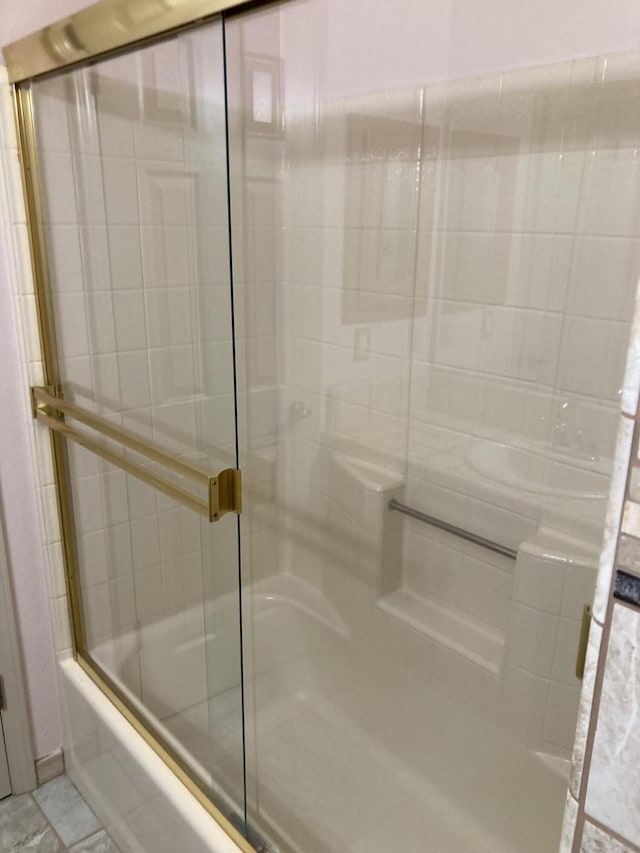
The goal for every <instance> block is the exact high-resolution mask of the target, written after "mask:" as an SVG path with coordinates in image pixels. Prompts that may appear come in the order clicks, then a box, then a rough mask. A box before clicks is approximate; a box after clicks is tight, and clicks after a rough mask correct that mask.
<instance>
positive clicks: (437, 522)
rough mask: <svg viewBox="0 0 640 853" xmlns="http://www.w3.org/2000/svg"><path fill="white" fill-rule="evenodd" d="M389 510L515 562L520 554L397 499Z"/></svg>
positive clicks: (389, 505)
mask: <svg viewBox="0 0 640 853" xmlns="http://www.w3.org/2000/svg"><path fill="white" fill-rule="evenodd" d="M387 506H388V507H389V509H392V510H395V511H396V512H402V513H404V515H409V516H411V518H416V519H417V520H418V521H424V522H425V524H430V525H431V526H432V527H437V528H439V529H440V530H446V531H447V533H453V535H454V536H459V537H460V539H466V540H467V542H473V543H474V544H475V545H481V546H482V547H483V548H488V549H489V551H495V552H496V553H497V554H502V555H503V556H505V557H509V559H510V560H515V559H516V557H517V556H518V552H517V551H516V550H515V549H514V548H509V547H508V546H507V545H501V544H500V543H499V542H493V541H492V540H491V539H485V538H484V536H478V534H477V533H471V531H470V530H465V529H464V528H463V527H457V526H456V525H455V524H449V522H448V521H442V519H440V518H435V517H434V516H433V515H427V514H426V512H420V510H418V509H413V507H410V506H407V505H406V504H403V503H400V501H397V500H396V499H395V498H391V500H390V501H389V503H388V504H387Z"/></svg>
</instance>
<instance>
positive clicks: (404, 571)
mask: <svg viewBox="0 0 640 853" xmlns="http://www.w3.org/2000/svg"><path fill="white" fill-rule="evenodd" d="M402 8H403V11H400V10H399V9H398V8H396V7H394V11H393V13H391V12H390V13H389V14H386V12H385V10H383V9H382V8H380V9H377V10H376V13H375V14H374V15H371V14H370V13H371V10H370V9H367V14H366V15H363V14H360V13H356V12H355V11H354V10H353V8H349V9H347V8H346V7H340V8H338V4H337V3H334V2H331V0H309V2H304V3H295V4H286V5H282V6H280V7H272V8H269V9H268V10H262V11H258V12H253V13H251V14H250V15H246V16H239V17H237V18H234V19H233V21H231V22H230V23H229V25H228V28H227V39H228V42H227V43H228V45H229V51H228V61H229V69H228V71H229V79H230V81H242V80H246V79H247V75H248V74H249V73H250V69H251V68H252V63H253V62H254V61H255V56H256V55H262V56H263V57H270V58H271V61H272V62H273V63H276V62H278V63H279V66H280V69H281V93H282V112H283V126H284V133H283V134H282V135H281V136H279V137H274V138H268V137H264V136H262V137H261V136H260V135H258V134H256V132H255V127H254V121H255V117H256V115H255V109H256V101H255V98H252V97H251V92H252V89H251V88H250V87H248V86H246V85H245V86H244V87H237V88H236V87H235V86H233V85H232V86H231V89H230V119H231V126H230V137H231V147H230V156H231V166H232V170H231V176H232V196H233V198H234V199H236V202H235V204H234V205H233V206H232V231H233V247H234V266H235V267H236V268H237V269H238V270H241V271H242V273H241V274H240V275H238V277H237V280H236V281H235V288H236V305H237V310H238V312H239V314H240V316H241V317H243V322H244V326H243V329H244V330H246V335H245V336H244V337H243V339H242V352H243V357H244V358H245V359H246V374H243V375H242V383H243V384H242V393H243V395H244V397H245V398H246V401H247V412H248V418H247V427H246V435H245V436H244V441H243V443H241V464H242V465H243V467H244V465H250V466H251V465H253V464H254V463H256V464H257V460H259V459H261V460H262V461H263V462H264V461H265V459H266V457H269V459H270V460H271V459H273V465H272V466H271V467H267V466H266V464H265V465H264V467H263V469H262V470H263V471H264V483H263V487H262V489H263V490H262V492H261V497H262V498H263V500H265V499H266V500H268V498H267V496H271V495H275V507H276V508H275V513H274V516H271V518H272V519H273V526H272V527H270V528H267V527H265V528H263V529H261V531H260V533H261V535H262V533H264V534H265V538H264V539H260V538H259V537H258V536H257V535H256V536H255V537H254V536H252V537H250V538H249V539H247V541H246V542H244V543H243V545H244V548H243V569H244V571H243V575H244V587H243V598H244V615H245V626H244V631H245V638H246V642H245V661H244V666H245V673H246V674H247V694H248V695H247V700H248V701H247V715H246V726H247V770H248V783H249V784H248V791H247V795H248V805H249V812H250V816H251V818H252V820H253V822H254V823H255V824H256V825H257V826H259V827H260V829H261V831H262V832H263V834H264V835H265V836H267V837H271V838H273V839H275V840H276V841H277V843H278V845H280V847H281V849H285V850H294V851H308V850H313V851H327V853H329V851H350V853H356V851H358V852H359V851H365V850H367V851H371V850H381V851H382V850H384V851H387V850H392V849H393V850H395V849H398V850H400V849H402V850H418V849H419V850H425V851H426V850H428V851H432V850H433V851H441V850H456V851H463V850H464V851H476V850H478V851H479V850H484V849H491V850H493V849H496V850H497V849H500V850H513V851H516V850H517V851H519V853H521V851H524V853H526V851H530V852H531V853H534V851H535V853H539V851H542V850H545V851H554V850H556V849H557V846H558V842H559V835H560V825H561V819H562V811H563V808H564V801H565V791H566V784H567V772H568V758H569V756H570V752H571V747H572V743H573V737H574V729H575V721H576V711H577V701H578V694H579V689H580V684H579V682H578V681H577V679H576V678H575V675H574V666H575V651H576V649H577V645H578V637H579V633H580V619H581V615H582V607H583V605H584V603H585V602H587V601H589V600H590V598H591V597H592V595H593V584H594V579H595V570H596V566H597V553H598V550H599V543H600V539H601V536H602V525H603V519H604V509H605V503H606V493H607V490H608V481H609V475H610V471H611V458H612V451H613V443H614V440H615V430H616V421H617V412H618V388H619V386H620V382H621V377H622V366H623V361H624V356H625V351H626V345H627V340H628V332H629V320H630V316H631V305H632V300H633V293H634V290H635V282H636V279H637V276H638V271H639V270H640V256H639V255H638V248H637V243H636V241H635V240H629V239H628V238H629V236H630V235H632V234H634V233H635V229H636V228H637V225H638V215H639V214H640V206H639V205H638V199H640V194H638V186H639V184H638V167H637V156H636V155H635V154H634V151H635V146H636V145H637V140H638V136H639V131H640V123H639V122H638V119H637V115H638V113H637V110H635V108H634V106H633V104H634V103H635V98H636V95H635V93H634V87H633V85H631V82H630V81H631V80H633V79H635V78H637V76H638V73H639V72H640V63H639V62H638V60H637V58H634V60H633V62H631V61H630V59H629V57H628V56H627V57H625V58H624V59H619V60H616V58H614V59H608V60H607V62H606V63H604V62H602V61H598V60H594V59H579V60H577V61H574V62H572V61H571V60H573V59H574V54H573V49H574V48H573V46H572V45H571V44H568V43H567V44H566V45H562V46H559V45H556V46H555V47H556V48H558V49H559V50H560V55H559V56H558V57H557V59H558V62H556V64H553V65H550V64H549V65H546V66H545V65H540V62H544V61H548V60H547V57H548V56H549V53H548V50H547V49H546V45H541V44H537V45H531V44H527V45H526V46H525V45H521V46H520V47H521V51H520V53H521V55H519V57H518V63H519V66H522V64H523V63H524V64H528V65H529V66H530V67H525V68H522V67H518V66H517V65H515V60H514V56H513V55H512V54H511V53H510V51H509V50H508V49H507V48H506V46H504V50H503V52H502V53H499V54H497V55H496V54H494V53H492V54H491V55H490V56H489V55H488V54H487V51H486V50H485V48H484V46H483V45H482V44H480V45H477V44H475V42H474V47H473V49H471V48H470V47H469V45H468V44H467V48H468V49H467V50H463V49H462V48H461V47H460V46H459V45H460V43H461V44H463V45H464V44H466V42H465V41H464V38H465V36H468V35H469V34H468V33H466V30H464V22H463V21H462V20H461V19H459V18H458V17H456V16H455V15H454V14H453V11H451V14H448V11H447V8H446V7H443V8H442V9H441V10H439V11H438V13H437V14H436V13H435V11H434V10H433V9H431V10H430V11H429V10H428V9H427V7H424V9H423V10H422V11H420V10H418V9H417V8H416V7H415V4H413V5H412V7H411V9H409V8H408V4H407V7H406V9H405V8H404V7H402ZM404 12H406V14H404ZM436 19H437V20H436ZM493 25H494V27H495V29H496V31H504V21H502V20H498V18H496V20H495V21H494V22H493ZM461 30H464V31H462V32H461ZM414 31H415V32H416V33H419V34H420V36H419V38H418V36H417V35H416V36H415V38H414V36H413V33H414ZM447 34H448V35H447ZM447 39H449V40H447ZM427 43H428V45H429V48H428V49H427V48H426V47H425V45H426V44H427ZM449 46H450V53H447V48H448V47H449ZM562 51H564V55H563V54H562ZM536 54H537V55H538V56H539V57H541V59H536ZM582 55H584V54H582ZM487 70H489V71H490V72H491V73H487ZM623 81H624V82H623ZM623 176H624V177H623ZM623 187H624V190H623V189H622V188H623ZM620 192H623V194H624V197H625V199H627V202H625V204H624V205H623V208H624V210H622V209H620V208H619V207H617V206H616V204H615V198H616V197H617V194H618V193H620ZM595 199H598V201H597V203H596V201H595ZM272 223H274V226H272ZM607 269H609V270H611V269H615V270H616V273H615V276H616V282H617V284H616V288H615V295H613V294H612V290H611V287H610V286H609V285H608V281H609V280H610V274H609V273H607ZM274 305H275V306H276V310H275V315H274V308H273V306H274ZM595 339H601V340H606V341H607V345H606V356H605V357H602V352H603V350H602V348H598V347H594V346H593V341H594V340H595ZM254 497H255V498H257V494H256V495H255V496H254ZM391 498H395V499H396V500H398V501H400V502H401V503H404V504H406V505H408V506H410V507H413V508H415V509H416V510H418V511H421V512H423V513H427V514H429V515H432V516H435V517H437V518H439V519H442V520H444V521H447V522H449V523H451V524H453V525H456V526H457V527H461V528H464V529H465V530H467V531H469V532H471V533H473V534H477V535H480V536H482V537H484V538H486V539H489V540H492V541H495V542H498V543H499V544H501V545H503V546H506V547H507V548H509V549H513V550H514V551H516V552H517V559H516V560H513V559H510V558H509V557H507V556H504V555H501V554H497V553H494V552H492V551H491V550H488V549H487V548H484V547H482V546H480V545H478V544H473V543H472V542H469V541H466V540H464V539H461V538H460V537H458V536H455V535H453V534H452V533H450V532H445V531H443V530H441V529H437V528H435V527H433V526H431V525H429V524H425V523H423V522H421V521H418V520H416V519H414V518H408V517H406V516H403V515H401V514H400V513H398V512H394V511H390V510H389V508H388V503H389V501H390V499H391ZM267 505H268V504H267ZM264 506H265V504H264V503H260V502H258V500H256V503H255V504H252V505H251V506H250V508H249V513H248V515H249V518H250V519H251V521H252V522H253V519H254V518H255V517H256V516H255V515H254V513H256V512H258V510H260V511H262V510H263V509H264ZM267 532H268V535H269V538H268V540H267V538H266V534H267ZM266 541H269V542H270V543H273V542H275V543H276V552H275V556H274V551H273V550H272V549H269V550H264V551H263V550H262V549H261V545H262V543H263V542H266ZM534 792H535V793H534Z"/></svg>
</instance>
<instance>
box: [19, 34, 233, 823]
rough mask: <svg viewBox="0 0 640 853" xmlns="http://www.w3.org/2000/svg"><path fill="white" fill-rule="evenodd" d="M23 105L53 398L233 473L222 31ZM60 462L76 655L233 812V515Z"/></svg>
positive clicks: (51, 83) (116, 473) (61, 85)
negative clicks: (45, 262) (59, 392)
mask: <svg viewBox="0 0 640 853" xmlns="http://www.w3.org/2000/svg"><path fill="white" fill-rule="evenodd" d="M33 96H34V102H35V117H36V129H37V138H38V147H39V156H40V162H41V172H42V183H43V201H44V227H45V236H46V241H47V246H48V251H49V262H50V268H51V293H50V304H51V310H52V315H53V318H54V325H55V332H56V338H57V341H56V342H57V349H58V354H59V366H58V367H59V376H60V381H61V384H62V389H63V392H64V396H65V398H66V399H68V400H72V401H73V402H75V403H77V404H78V405H80V406H83V407H84V408H88V409H90V410H91V411H94V412H95V413H97V414H98V415H100V416H102V417H103V418H106V419H108V420H110V421H113V422H114V423H115V424H117V425H119V426H123V427H125V428H127V429H128V430H130V431H133V432H135V433H136V434H138V435H140V436H141V437H143V438H144V439H146V440H148V441H149V442H151V443H153V445H154V446H158V447H160V448H162V449H163V450H166V451H169V452H170V453H171V454H173V455H175V456H176V457H178V458H179V459H181V460H183V461H187V462H191V463H194V464H196V465H198V466H200V467H201V468H203V469H205V470H206V471H209V472H211V473H212V474H213V473H217V472H218V471H220V470H221V469H224V468H229V467H235V465H236V449H235V445H236V431H235V416H234V380H233V342H232V333H231V329H232V322H231V298H230V279H229V250H228V216H227V166H226V143H225V140H226V135H225V101H224V69H223V50H222V30H221V25H220V24H219V23H215V24H212V25H210V26H206V27H204V28H201V29H199V30H194V31H192V32H189V33H187V34H183V35H181V36H179V37H177V38H173V39H170V40H168V41H165V42H162V43H159V44H156V45H154V46H152V47H148V48H145V49H143V50H138V51H135V52H131V53H126V54H122V55H120V56H118V57H116V58H114V59H109V60H106V61H103V62H98V63H96V64H94V65H92V66H90V67H87V68H84V69H81V70H78V71H73V72H71V73H67V74H64V75H58V76H54V77H51V78H49V79H46V80H43V81H40V82H36V83H35V85H34V87H33ZM76 426H77V424H76ZM115 449H116V450H120V448H118V447H116V448H115ZM67 451H68V457H69V463H70V472H69V486H70V491H71V499H72V503H73V508H74V524H75V532H76V543H75V545H76V550H77V554H78V564H79V566H78V585H79V589H80V596H81V599H82V605H83V613H84V626H85V635H86V636H85V642H86V652H88V653H89V655H90V656H91V658H92V659H93V660H94V661H95V662H96V663H97V664H98V666H99V667H100V668H101V669H102V670H103V671H104V672H105V673H106V674H107V675H108V676H109V678H110V679H111V680H112V682H113V683H114V684H116V685H117V686H118V688H119V689H120V690H121V691H122V693H123V694H124V695H125V696H126V697H127V698H128V699H129V701H130V703H131V704H132V705H133V706H134V707H135V708H136V709H137V711H138V712H139V713H140V714H141V715H142V716H143V717H144V718H145V719H147V720H148V721H149V722H150V723H151V724H152V726H153V728H154V730H155V731H156V732H157V733H159V734H160V735H161V738H162V740H163V741H164V742H165V743H166V744H167V745H168V746H169V747H170V748H171V749H172V751H173V752H174V754H175V755H177V756H178V757H179V758H180V759H181V760H182V762H183V764H184V765H185V766H186V767H188V768H189V769H190V772H191V773H192V774H193V775H194V776H196V777H197V778H198V779H199V780H200V781H201V782H203V784H204V785H205V786H206V787H207V788H208V789H209V790H211V792H212V794H213V796H214V799H216V801H217V802H219V803H220V804H222V805H223V807H224V808H225V810H226V811H234V812H236V813H240V814H242V815H243V799H244V792H243V754H242V704H241V665H240V639H239V638H240V632H239V594H238V545H237V520H236V517H235V516H234V515H232V514H230V515H228V516H226V517H224V518H222V519H221V520H220V521H219V522H218V523H217V524H209V523H208V521H206V520H204V519H203V518H202V517H201V516H199V515H198V514H196V513H195V512H193V511H191V510H190V509H189V508H186V507H184V506H182V505H180V504H179V503H177V502H176V501H175V500H173V499H171V498H170V497H167V496H165V495H164V494H161V493H160V492H157V491H155V490H154V489H153V488H152V487H151V486H149V485H146V484H145V483H143V482H141V481H140V480H138V479H136V478H135V477H133V476H131V475H129V474H126V473H125V472H124V471H122V470H120V469H118V468H116V467H113V466H111V465H109V464H107V463H104V462H103V461H102V460H101V459H99V458H98V457H96V456H95V455H94V454H92V453H90V452H88V451H86V450H84V449H80V448H78V447H77V446H76V445H73V444H72V443H69V446H68V448H67ZM127 455H128V457H129V458H131V459H133V460H134V461H142V462H145V460H143V459H142V458H138V456H137V454H135V453H131V452H127ZM145 464H146V465H147V466H148V469H149V470H151V471H154V472H155V473H157V474H159V473H161V474H162V475H163V476H167V471H166V470H160V468H159V467H158V466H157V465H155V464H153V463H149V462H145ZM168 476H169V477H170V478H171V477H172V475H171V473H169V475H168ZM174 479H175V481H176V482H177V483H178V485H182V486H183V487H185V488H186V487H189V488H190V489H191V490H193V488H194V487H193V484H191V483H188V482H186V481H185V482H182V481H181V480H180V478H179V477H175V478H174Z"/></svg>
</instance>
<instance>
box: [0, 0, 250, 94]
mask: <svg viewBox="0 0 640 853" xmlns="http://www.w3.org/2000/svg"><path fill="white" fill-rule="evenodd" d="M255 5H258V4H256V3H255V2H248V0H100V2H97V3H94V4H92V5H91V6H88V7H87V8H86V9H82V10H81V11H80V12H76V14H75V15H70V16H69V17H68V18H62V19H61V20H59V21H57V22H56V23H55V24H51V25H50V26H48V27H44V29H41V30H39V31H38V32H35V33H32V34H31V35H28V36H25V37H24V38H22V39H19V40H18V41H15V42H12V44H9V45H7V46H6V47H5V48H3V54H4V58H5V63H6V66H7V71H8V73H9V81H10V82H11V83H18V82H20V81H22V80H29V79H31V78H33V77H37V76H39V75H41V74H47V73H48V72H50V71H56V70H59V69H61V68H66V67H68V66H70V65H77V64H79V63H81V62H86V61H88V60H91V59H95V58H96V57H97V56H101V55H103V54H106V53H112V52H113V51H116V50H119V49H122V48H123V47H127V46H128V45H131V44H135V43H137V42H140V41H143V40H146V39H150V38H154V37H157V36H159V35H162V34H163V33H166V32H169V31H171V30H177V29H181V28H183V27H186V26H192V25H194V24H196V23H201V22H202V21H203V20H206V19H207V18H211V17H214V16H215V15H218V14H220V13H221V12H227V11H229V10H231V9H239V8H241V7H243V6H244V7H246V6H255Z"/></svg>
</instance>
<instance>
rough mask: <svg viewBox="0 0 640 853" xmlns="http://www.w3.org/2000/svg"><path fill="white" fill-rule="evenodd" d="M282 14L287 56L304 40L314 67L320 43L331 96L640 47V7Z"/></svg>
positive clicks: (384, 8) (496, 0) (343, 8)
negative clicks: (312, 56) (311, 55)
mask: <svg viewBox="0 0 640 853" xmlns="http://www.w3.org/2000/svg"><path fill="white" fill-rule="evenodd" d="M283 9H284V12H283V15H282V20H283V43H284V44H285V46H286V47H285V54H286V56H287V58H288V57H289V55H292V56H294V57H295V54H296V50H295V45H296V43H297V44H298V46H299V50H300V51H303V52H304V56H305V59H306V63H307V65H306V67H307V69H308V68H309V58H310V45H311V43H312V41H313V48H312V54H314V55H315V57H316V68H317V80H318V81H323V82H320V88H319V92H318V94H319V95H321V96H323V97H327V98H337V97H344V96H347V95H354V94H357V93H365V92H374V91H380V90H384V89H392V88H398V87H402V86H412V85H418V84H422V83H428V82H436V81H443V80H451V79H457V78H461V77H471V76H475V75H479V74H484V73H488V72H492V71H501V70H506V69H513V68H523V67H527V66H534V65H544V64H548V63H553V62H560V61H564V60H567V59H577V58H583V57H586V56H595V55H602V54H604V53H617V52H620V51H627V50H637V49H640V4H638V3H637V2H636V0H594V2H590V3H585V2H584V0H517V2H514V0H485V2H483V3H482V4H478V2H477V0H431V2H425V1H424V0H394V2H392V3H390V2H382V0H380V2H378V3H372V2H371V0H296V2H294V3H288V4H286V5H285V6H284V7H283ZM267 14H268V13H267ZM365 32H366V38H365V37H364V33H365ZM294 61H295V60H294ZM288 76H290V74H288ZM294 97H295V96H294Z"/></svg>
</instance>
